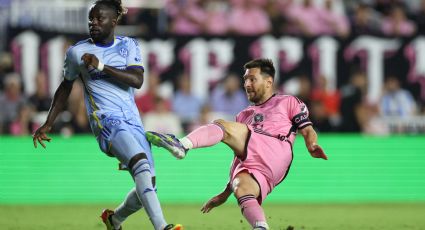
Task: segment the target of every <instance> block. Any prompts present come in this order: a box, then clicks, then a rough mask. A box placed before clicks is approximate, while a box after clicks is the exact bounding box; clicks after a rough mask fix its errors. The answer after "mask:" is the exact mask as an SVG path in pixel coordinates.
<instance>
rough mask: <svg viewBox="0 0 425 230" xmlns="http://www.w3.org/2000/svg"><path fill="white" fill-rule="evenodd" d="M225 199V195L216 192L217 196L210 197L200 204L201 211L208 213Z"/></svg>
mask: <svg viewBox="0 0 425 230" xmlns="http://www.w3.org/2000/svg"><path fill="white" fill-rule="evenodd" d="M226 200H227V197H225V196H224V195H222V194H218V195H217V196H215V197H213V198H211V199H210V200H209V201H207V203H205V204H204V205H203V206H202V208H201V212H202V213H208V212H210V211H211V209H213V208H215V207H218V206H220V205H222V204H223V203H224V202H226Z"/></svg>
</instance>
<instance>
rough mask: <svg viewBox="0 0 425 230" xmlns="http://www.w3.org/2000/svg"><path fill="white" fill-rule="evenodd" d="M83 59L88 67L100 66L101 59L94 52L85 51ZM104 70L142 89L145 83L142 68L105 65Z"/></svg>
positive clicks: (122, 81)
mask: <svg viewBox="0 0 425 230" xmlns="http://www.w3.org/2000/svg"><path fill="white" fill-rule="evenodd" d="M81 60H82V61H83V62H84V64H85V65H86V67H87V68H88V67H89V66H92V67H93V68H98V66H99V59H98V58H97V57H96V56H95V55H93V54H88V53H85V54H84V55H83V56H82V57H81ZM102 72H104V73H106V74H108V75H110V76H113V77H114V79H115V80H117V81H119V82H121V83H123V84H126V85H128V86H131V87H133V88H137V89H140V87H142V85H143V73H144V72H143V69H140V68H133V69H125V70H120V69H117V68H114V67H112V66H108V65H105V66H104V68H103V70H102Z"/></svg>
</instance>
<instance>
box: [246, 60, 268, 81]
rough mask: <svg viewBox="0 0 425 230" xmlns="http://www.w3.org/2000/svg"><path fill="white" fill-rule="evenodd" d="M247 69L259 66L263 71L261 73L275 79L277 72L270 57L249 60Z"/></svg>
mask: <svg viewBox="0 0 425 230" xmlns="http://www.w3.org/2000/svg"><path fill="white" fill-rule="evenodd" d="M243 67H244V68H245V70H246V69H252V68H259V69H260V71H261V74H263V75H264V74H267V75H269V76H270V77H272V78H273V79H274V74H275V72H276V70H275V68H274V66H273V62H272V60H270V59H266V58H260V59H254V60H251V61H249V62H247V63H246V64H245V65H244V66H243Z"/></svg>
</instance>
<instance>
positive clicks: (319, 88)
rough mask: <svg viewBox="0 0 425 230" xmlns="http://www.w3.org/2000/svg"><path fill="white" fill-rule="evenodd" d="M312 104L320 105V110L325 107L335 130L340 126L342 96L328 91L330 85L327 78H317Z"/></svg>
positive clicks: (336, 91) (337, 92)
mask: <svg viewBox="0 0 425 230" xmlns="http://www.w3.org/2000/svg"><path fill="white" fill-rule="evenodd" d="M311 103H312V104H314V103H316V104H318V105H319V106H318V107H319V108H320V109H321V108H322V107H323V109H324V112H325V114H326V117H328V118H329V121H330V122H331V125H332V126H333V127H334V129H336V127H338V126H339V125H340V122H341V117H340V113H339V111H340V103H341V96H340V93H339V91H338V90H330V89H328V83H327V79H326V77H325V76H320V77H318V78H317V80H316V82H315V87H314V88H313V92H312V100H311Z"/></svg>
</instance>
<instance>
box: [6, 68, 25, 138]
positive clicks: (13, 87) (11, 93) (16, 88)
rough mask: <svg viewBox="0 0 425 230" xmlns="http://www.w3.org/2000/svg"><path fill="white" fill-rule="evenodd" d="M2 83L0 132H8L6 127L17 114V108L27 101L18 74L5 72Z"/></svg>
mask: <svg viewBox="0 0 425 230" xmlns="http://www.w3.org/2000/svg"><path fill="white" fill-rule="evenodd" d="M3 84H4V92H3V93H1V92H0V127H1V128H2V130H0V133H3V132H9V130H8V127H9V125H10V123H11V122H12V121H14V120H15V118H16V117H17V116H18V111H19V108H20V107H22V106H23V105H25V104H26V103H27V98H26V97H25V96H24V95H23V94H22V85H21V77H20V76H19V74H17V73H9V74H7V75H6V77H5V78H4V82H3Z"/></svg>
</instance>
